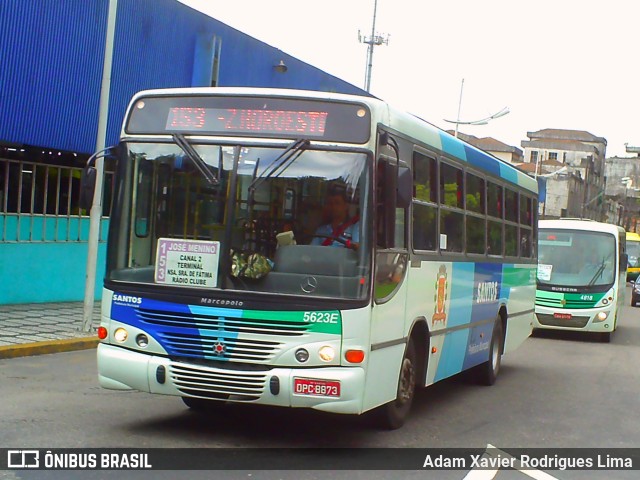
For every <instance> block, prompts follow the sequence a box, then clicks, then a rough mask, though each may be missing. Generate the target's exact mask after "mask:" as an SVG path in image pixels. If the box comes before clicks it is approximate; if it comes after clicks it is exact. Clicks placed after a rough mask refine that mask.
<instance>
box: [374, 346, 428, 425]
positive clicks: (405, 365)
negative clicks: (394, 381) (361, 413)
mask: <svg viewBox="0 0 640 480" xmlns="http://www.w3.org/2000/svg"><path fill="white" fill-rule="evenodd" d="M417 367H418V362H417V356H416V347H415V345H414V344H413V340H409V343H408V344H407V348H406V350H405V352H404V357H403V359H402V365H400V377H399V378H398V390H397V395H396V399H395V400H392V401H391V402H389V403H387V404H386V405H382V406H381V407H379V409H378V410H377V411H376V416H377V418H376V420H377V423H378V425H379V426H380V427H382V428H384V429H387V430H396V429H398V428H400V427H402V425H404V423H405V421H406V420H407V418H408V417H409V412H410V411H411V405H412V403H413V398H414V396H415V393H416V372H417Z"/></svg>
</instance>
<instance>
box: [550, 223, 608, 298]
mask: <svg viewBox="0 0 640 480" xmlns="http://www.w3.org/2000/svg"><path fill="white" fill-rule="evenodd" d="M616 264H617V263H616V241H615V238H614V236H613V235H611V234H608V233H598V232H581V231H573V230H551V229H540V234H539V239H538V265H539V266H538V287H539V288H544V287H545V286H561V287H592V286H597V285H612V284H613V283H614V280H615V269H616Z"/></svg>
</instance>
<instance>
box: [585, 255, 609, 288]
mask: <svg viewBox="0 0 640 480" xmlns="http://www.w3.org/2000/svg"><path fill="white" fill-rule="evenodd" d="M609 258H611V255H609V256H608V257H607V258H603V259H602V263H601V264H600V265H599V266H598V270H596V273H595V274H594V275H593V278H592V279H591V280H589V283H588V284H587V286H589V287H590V286H591V285H593V284H594V283H596V280H597V279H598V278H599V277H600V276H602V272H604V269H605V267H606V262H607V260H609Z"/></svg>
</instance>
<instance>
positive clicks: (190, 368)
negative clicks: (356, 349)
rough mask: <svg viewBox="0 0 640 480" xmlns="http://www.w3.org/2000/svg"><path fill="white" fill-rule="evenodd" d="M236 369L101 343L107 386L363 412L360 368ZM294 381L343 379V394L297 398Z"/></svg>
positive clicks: (100, 372) (102, 373)
mask: <svg viewBox="0 0 640 480" xmlns="http://www.w3.org/2000/svg"><path fill="white" fill-rule="evenodd" d="M230 367H231V368H217V367H210V366H207V365H204V364H200V363H198V364H196V363H189V362H177V361H172V360H171V359H169V358H166V357H161V356H155V355H148V354H143V353H139V352H135V351H131V350H128V349H125V348H121V347H116V346H113V345H109V344H106V343H101V344H99V345H98V376H99V380H100V385H101V386H102V387H104V388H108V389H113V390H139V391H142V392H150V393H158V394H163V395H175V396H181V397H195V398H214V399H225V400H226V401H229V402H237V403H255V404H261V405H274V406H282V407H300V408H312V409H316V410H322V411H326V412H333V413H346V414H360V413H362V397H363V392H364V381H365V375H364V370H363V369H362V368H360V367H326V368H305V369H303V368H295V369H294V368H281V367H274V368H270V369H265V370H244V369H242V370H241V369H236V368H232V367H233V365H232V364H230ZM294 377H300V378H311V379H315V380H330V381H339V382H340V396H339V397H324V396H314V395H300V394H296V393H294V391H293V379H294ZM275 385H277V388H276V387H275Z"/></svg>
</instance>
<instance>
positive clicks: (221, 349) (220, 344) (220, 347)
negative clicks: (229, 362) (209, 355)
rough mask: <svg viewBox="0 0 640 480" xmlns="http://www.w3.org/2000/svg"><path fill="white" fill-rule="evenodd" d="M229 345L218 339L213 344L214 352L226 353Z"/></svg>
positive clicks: (218, 353) (217, 353) (216, 353)
mask: <svg viewBox="0 0 640 480" xmlns="http://www.w3.org/2000/svg"><path fill="white" fill-rule="evenodd" d="M226 349H227V346H226V345H225V344H224V343H223V342H222V340H221V339H218V342H217V343H215V344H214V345H213V353H214V354H215V355H219V356H221V355H224V352H225V350H226Z"/></svg>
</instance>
